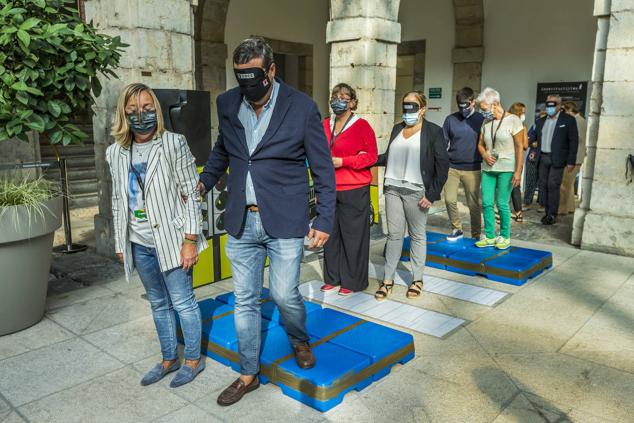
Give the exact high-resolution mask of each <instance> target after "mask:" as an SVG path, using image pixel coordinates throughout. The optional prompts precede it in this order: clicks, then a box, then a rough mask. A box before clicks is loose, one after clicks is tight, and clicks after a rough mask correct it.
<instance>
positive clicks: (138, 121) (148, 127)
mask: <svg viewBox="0 0 634 423" xmlns="http://www.w3.org/2000/svg"><path fill="white" fill-rule="evenodd" d="M128 124H129V125H130V130H131V131H132V132H134V133H135V134H139V135H146V134H149V133H150V132H152V131H153V130H154V129H156V125H157V124H158V119H157V117H156V112H155V111H152V112H141V113H139V114H138V115H137V114H136V113H130V114H128Z"/></svg>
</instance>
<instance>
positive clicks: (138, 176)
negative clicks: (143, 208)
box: [130, 141, 145, 202]
mask: <svg viewBox="0 0 634 423" xmlns="http://www.w3.org/2000/svg"><path fill="white" fill-rule="evenodd" d="M133 145H134V141H132V142H131V143H130V171H131V172H132V173H133V174H134V177H135V178H136V182H137V184H139V188H141V198H142V199H143V202H145V182H144V181H143V178H142V177H141V174H140V173H139V171H138V170H136V169H135V167H134V166H133V165H132V157H133V154H132V146H133Z"/></svg>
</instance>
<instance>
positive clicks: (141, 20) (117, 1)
mask: <svg viewBox="0 0 634 423" xmlns="http://www.w3.org/2000/svg"><path fill="white" fill-rule="evenodd" d="M85 10H86V20H87V21H90V20H93V22H94V24H95V26H96V27H97V29H98V30H99V31H101V32H104V33H107V34H110V35H112V36H117V35H118V36H121V39H122V41H123V42H124V43H126V44H129V45H130V46H129V47H128V48H126V49H125V52H124V53H123V56H122V59H121V62H120V67H119V68H118V69H117V70H116V73H117V75H118V78H111V79H105V78H103V77H102V78H100V81H101V84H102V86H103V90H102V93H101V95H100V96H99V98H98V99H97V104H96V106H95V115H94V117H93V128H94V138H95V164H96V171H97V179H98V181H99V182H98V184H99V214H98V215H96V216H95V238H96V248H97V252H98V253H100V254H103V255H113V253H114V235H113V230H112V210H111V193H112V182H111V179H110V171H109V169H108V166H107V164H106V162H105V151H106V148H107V147H108V146H109V145H110V144H111V143H112V142H113V141H114V140H113V139H112V137H111V136H110V130H111V125H112V117H113V114H114V112H115V110H116V102H117V97H118V95H119V92H120V91H121V89H122V88H123V87H124V86H125V85H127V84H129V83H132V82H142V83H144V84H147V85H149V86H150V87H152V88H181V89H193V88H194V62H193V57H194V43H193V16H192V5H191V3H190V1H189V0H160V1H159V0H155V1H142V0H86V2H85Z"/></svg>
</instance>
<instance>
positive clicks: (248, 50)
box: [233, 37, 274, 71]
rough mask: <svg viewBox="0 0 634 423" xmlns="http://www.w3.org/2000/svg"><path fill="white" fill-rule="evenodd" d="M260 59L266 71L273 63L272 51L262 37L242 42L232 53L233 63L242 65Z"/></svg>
mask: <svg viewBox="0 0 634 423" xmlns="http://www.w3.org/2000/svg"><path fill="white" fill-rule="evenodd" d="M257 58H262V63H263V65H264V69H266V70H267V71H268V70H269V67H271V63H273V62H274V58H273V49H272V48H271V46H270V45H269V43H267V42H266V41H265V40H264V38H262V37H252V38H247V39H246V40H242V42H241V43H240V44H239V45H238V47H236V49H235V50H234V51H233V63H234V64H236V65H244V64H245V63H249V62H250V61H251V60H253V59H257Z"/></svg>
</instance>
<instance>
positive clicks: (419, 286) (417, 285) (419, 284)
mask: <svg viewBox="0 0 634 423" xmlns="http://www.w3.org/2000/svg"><path fill="white" fill-rule="evenodd" d="M422 292H423V281H414V282H412V284H411V285H410V286H409V289H408V290H407V293H406V296H407V298H416V297H418V296H420V294H422Z"/></svg>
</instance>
